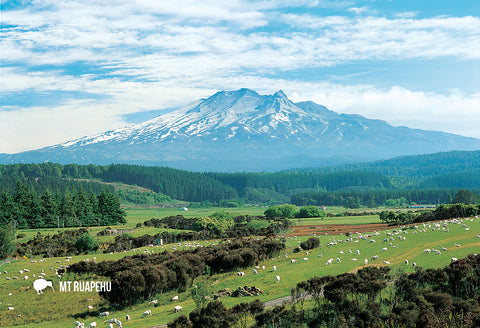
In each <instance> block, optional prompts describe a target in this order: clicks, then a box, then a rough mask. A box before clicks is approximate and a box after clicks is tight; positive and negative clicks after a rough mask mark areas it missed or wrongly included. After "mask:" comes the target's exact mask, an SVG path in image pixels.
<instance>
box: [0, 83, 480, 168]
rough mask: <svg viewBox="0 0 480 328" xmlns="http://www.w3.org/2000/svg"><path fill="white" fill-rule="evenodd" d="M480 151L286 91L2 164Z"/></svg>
mask: <svg viewBox="0 0 480 328" xmlns="http://www.w3.org/2000/svg"><path fill="white" fill-rule="evenodd" d="M476 149H480V140H479V139H475V138H467V137H462V136H458V135H454V134H448V133H443V132H435V131H423V130H416V129H409V128H406V127H393V126H391V125H389V124H387V123H386V122H384V121H380V120H370V119H367V118H365V117H362V116H359V115H345V114H337V113H335V112H333V111H330V110H328V109H327V108H326V107H324V106H321V105H318V104H315V103H313V102H299V103H293V102H292V101H291V100H289V99H288V98H287V96H286V95H285V94H284V93H283V92H282V91H278V92H276V93H275V94H273V95H260V94H258V93H256V92H255V91H252V90H249V89H240V90H237V91H221V92H218V93H216V94H214V95H213V96H211V97H209V98H208V99H202V100H199V101H197V102H196V103H194V104H192V105H190V106H188V107H185V108H183V109H180V110H177V111H174V112H170V113H168V114H164V115H161V116H158V117H156V118H154V119H152V120H149V121H146V122H143V123H140V124H135V125H130V126H127V127H124V128H121V129H116V130H112V131H108V132H105V133H101V134H97V135H93V136H88V137H84V138H80V139H77V140H73V141H70V142H67V143H64V144H60V145H56V146H52V147H47V148H43V149H40V150H35V151H28V152H23V153H19V154H13V155H1V156H0V162H2V163H12V162H43V161H53V162H60V163H72V162H76V163H79V164H87V163H94V164H108V163H136V164H147V165H164V166H172V167H177V168H184V169H189V170H195V171H271V170H279V169H286V168H292V167H305V166H321V165H329V164H340V163H346V162H359V161H367V160H375V159H384V158H391V157H394V156H399V155H412V154H423V153H433V152H438V151H448V150H476Z"/></svg>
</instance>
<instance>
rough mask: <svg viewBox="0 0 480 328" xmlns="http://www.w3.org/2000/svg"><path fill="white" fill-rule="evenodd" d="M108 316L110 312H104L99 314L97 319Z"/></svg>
mask: <svg viewBox="0 0 480 328" xmlns="http://www.w3.org/2000/svg"><path fill="white" fill-rule="evenodd" d="M109 315H110V312H108V311H105V312H100V314H99V315H98V317H99V318H101V317H108V316H109Z"/></svg>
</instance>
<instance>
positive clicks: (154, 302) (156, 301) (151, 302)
mask: <svg viewBox="0 0 480 328" xmlns="http://www.w3.org/2000/svg"><path fill="white" fill-rule="evenodd" d="M157 303H158V300H153V301H150V302H148V304H157Z"/></svg>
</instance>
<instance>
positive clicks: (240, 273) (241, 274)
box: [237, 272, 245, 277]
mask: <svg viewBox="0 0 480 328" xmlns="http://www.w3.org/2000/svg"><path fill="white" fill-rule="evenodd" d="M237 274H238V276H239V277H244V276H245V272H237Z"/></svg>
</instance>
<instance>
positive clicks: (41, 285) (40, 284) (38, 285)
mask: <svg viewBox="0 0 480 328" xmlns="http://www.w3.org/2000/svg"><path fill="white" fill-rule="evenodd" d="M47 287H52V289H53V290H54V291H55V289H54V288H53V285H52V282H51V281H47V280H45V279H37V280H35V281H34V282H33V288H34V289H35V290H36V291H37V294H39V295H40V294H43V290H44V289H45V288H47Z"/></svg>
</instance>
